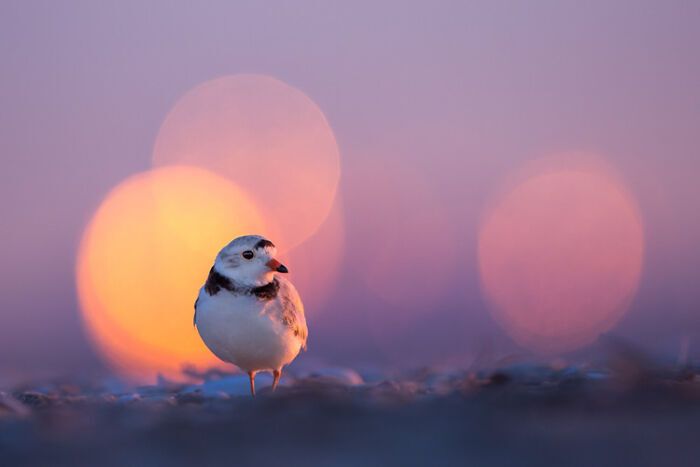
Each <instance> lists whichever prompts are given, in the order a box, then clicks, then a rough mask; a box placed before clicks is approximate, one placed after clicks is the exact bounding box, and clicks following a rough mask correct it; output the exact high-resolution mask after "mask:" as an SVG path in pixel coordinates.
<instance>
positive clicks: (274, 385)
mask: <svg viewBox="0 0 700 467" xmlns="http://www.w3.org/2000/svg"><path fill="white" fill-rule="evenodd" d="M280 376H282V370H273V371H272V390H273V391H274V390H275V389H277V385H278V384H279V382H280Z"/></svg>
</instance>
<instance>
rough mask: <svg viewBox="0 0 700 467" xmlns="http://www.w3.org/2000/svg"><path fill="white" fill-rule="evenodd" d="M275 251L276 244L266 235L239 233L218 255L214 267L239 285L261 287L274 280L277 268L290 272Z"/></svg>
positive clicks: (279, 270)
mask: <svg viewBox="0 0 700 467" xmlns="http://www.w3.org/2000/svg"><path fill="white" fill-rule="evenodd" d="M276 253H277V248H275V245H274V244H273V243H272V242H271V241H270V240H268V239H266V238H265V237H262V236H260V235H246V236H243V237H238V238H236V239H235V240H233V241H232V242H231V243H229V244H228V245H226V246H225V247H223V248H222V249H221V251H220V252H219V254H218V255H216V261H215V262H214V269H216V271H217V272H218V273H219V274H222V275H223V276H226V277H227V278H229V279H231V280H232V281H233V282H234V283H235V284H237V285H240V286H244V287H259V286H261V285H265V284H269V283H270V282H272V280H273V278H274V274H275V273H276V272H282V273H285V272H287V268H286V266H284V265H283V264H282V263H280V262H279V261H277V260H276V259H275V254H276Z"/></svg>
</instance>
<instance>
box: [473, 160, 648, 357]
mask: <svg viewBox="0 0 700 467" xmlns="http://www.w3.org/2000/svg"><path fill="white" fill-rule="evenodd" d="M643 250H644V236H643V228H642V223H641V220H640V216H639V214H638V211H637V207H636V204H635V202H634V201H633V200H632V198H631V197H630V196H629V195H628V194H627V193H626V192H625V190H624V189H623V188H622V186H621V185H620V184H619V183H618V182H617V181H616V180H615V179H614V178H612V177H610V176H608V175H607V174H605V173H604V172H594V171H575V170H558V171H551V172H547V173H543V174H540V175H537V176H534V177H532V178H530V179H528V180H526V181H524V182H523V183H521V184H520V185H518V186H516V187H515V188H514V189H513V190H511V191H510V192H509V193H507V194H506V195H505V196H504V197H503V198H502V199H500V201H499V202H498V203H497V204H496V205H495V206H494V208H493V209H492V210H491V212H489V213H488V215H487V216H486V218H485V220H484V222H483V223H482V225H481V231H480V234H479V245H478V257H479V267H480V273H481V279H482V287H483V290H484V292H485V294H486V296H487V298H488V299H489V301H490V302H491V304H492V305H493V312H494V316H495V318H496V319H497V321H498V322H499V323H500V324H501V325H502V326H503V327H504V328H505V329H506V331H507V332H508V333H509V334H510V335H511V336H512V337H513V338H514V339H515V341H516V342H518V343H519V344H521V345H523V346H525V347H528V348H530V349H533V350H537V351H543V352H560V351H568V350H573V349H576V348H579V347H581V346H584V345H586V344H589V343H591V342H592V341H594V340H595V339H596V338H597V337H598V336H599V335H600V334H601V333H602V332H604V331H607V330H609V329H610V328H611V327H612V326H613V325H614V324H615V323H616V322H617V321H618V320H619V319H620V318H621V317H622V315H623V314H624V312H625V311H626V309H627V306H628V305H629V302H630V300H631V297H632V296H633V294H634V293H635V291H636V289H637V286H638V282H639V277H640V274H641V269H642V257H643Z"/></svg>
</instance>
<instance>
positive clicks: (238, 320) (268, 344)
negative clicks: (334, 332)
mask: <svg viewBox="0 0 700 467" xmlns="http://www.w3.org/2000/svg"><path fill="white" fill-rule="evenodd" d="M275 253H276V248H275V245H274V244H273V243H272V242H271V241H270V240H268V239H266V238H264V237H261V236H259V235H246V236H243V237H238V238H236V239H235V240H233V241H232V242H231V243H229V244H228V245H226V246H225V247H224V248H223V249H222V250H221V251H220V252H219V254H218V255H217V256H216V260H215V262H214V266H213V267H212V268H211V271H209V277H208V278H207V281H206V283H205V284H204V286H203V287H202V288H201V289H200V290H199V296H198V297H197V301H196V302H195V304H194V325H195V326H196V327H197V330H198V331H199V335H200V336H201V337H202V340H203V341H204V343H205V344H206V346H207V347H208V348H209V350H211V351H212V352H213V353H214V355H216V356H217V357H219V358H220V359H221V360H223V361H225V362H230V363H233V364H234V365H236V366H237V367H239V368H240V369H242V370H243V371H245V372H247V373H248V376H249V378H250V392H251V394H252V395H253V396H254V395H255V374H256V373H257V372H258V371H272V375H273V382H272V389H273V390H274V389H275V388H276V387H277V384H278V383H279V379H280V376H281V375H282V368H284V366H285V365H288V364H289V363H290V362H291V361H292V360H294V358H296V356H297V355H298V354H299V351H300V350H301V349H306V337H307V334H308V330H307V327H306V318H305V317H304V305H303V304H302V303H301V298H299V294H298V293H297V290H296V289H295V288H294V286H293V285H292V283H291V282H289V281H288V280H286V279H284V278H283V277H281V276H280V275H279V273H286V272H287V268H286V267H285V266H284V265H283V264H282V263H280V262H279V261H277V260H276V259H275Z"/></svg>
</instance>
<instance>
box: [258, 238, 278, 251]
mask: <svg viewBox="0 0 700 467" xmlns="http://www.w3.org/2000/svg"><path fill="white" fill-rule="evenodd" d="M267 246H271V247H274V246H275V244H274V243H272V242H271V241H270V240H267V239H265V238H263V239H262V240H258V243H256V244H255V247H254V248H256V249H257V248H265V247H267Z"/></svg>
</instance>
